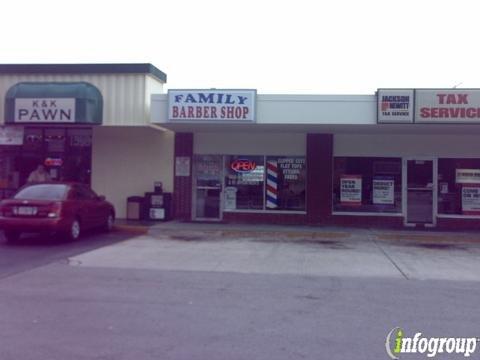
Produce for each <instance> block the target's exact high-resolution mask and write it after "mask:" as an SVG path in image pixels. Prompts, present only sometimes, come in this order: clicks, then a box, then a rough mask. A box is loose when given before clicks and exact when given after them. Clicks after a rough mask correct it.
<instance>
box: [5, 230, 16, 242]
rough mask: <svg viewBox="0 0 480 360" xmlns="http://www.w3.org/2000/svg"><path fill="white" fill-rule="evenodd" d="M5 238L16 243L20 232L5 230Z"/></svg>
mask: <svg viewBox="0 0 480 360" xmlns="http://www.w3.org/2000/svg"><path fill="white" fill-rule="evenodd" d="M5 238H6V239H7V242H9V243H14V242H17V241H18V240H19V239H20V233H19V232H18V231H5Z"/></svg>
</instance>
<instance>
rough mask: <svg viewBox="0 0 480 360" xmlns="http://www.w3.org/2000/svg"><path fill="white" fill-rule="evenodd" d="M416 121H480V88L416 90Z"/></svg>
mask: <svg viewBox="0 0 480 360" xmlns="http://www.w3.org/2000/svg"><path fill="white" fill-rule="evenodd" d="M415 122H416V123H463V124H465V123H466V124H468V123H480V90H479V89H418V90H415Z"/></svg>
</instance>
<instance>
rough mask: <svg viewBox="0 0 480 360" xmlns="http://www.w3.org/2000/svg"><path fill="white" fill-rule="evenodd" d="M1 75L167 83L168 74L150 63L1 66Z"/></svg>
mask: <svg viewBox="0 0 480 360" xmlns="http://www.w3.org/2000/svg"><path fill="white" fill-rule="evenodd" d="M1 74H150V75H152V76H153V77H154V78H156V79H158V80H160V81H161V82H164V83H166V82H167V74H165V73H164V72H163V71H161V70H160V69H158V68H157V67H155V66H154V65H152V64H150V63H105V64H100V63H98V64H92V63H89V64H0V75H1Z"/></svg>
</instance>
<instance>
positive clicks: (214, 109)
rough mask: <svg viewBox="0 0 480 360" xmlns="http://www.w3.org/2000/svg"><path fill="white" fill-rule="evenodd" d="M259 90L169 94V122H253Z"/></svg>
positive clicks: (170, 91)
mask: <svg viewBox="0 0 480 360" xmlns="http://www.w3.org/2000/svg"><path fill="white" fill-rule="evenodd" d="M255 97H256V90H217V89H211V90H169V91H168V119H169V121H195V122H196V121H211V122H232V121H234V122H235V121H241V122H253V121H255Z"/></svg>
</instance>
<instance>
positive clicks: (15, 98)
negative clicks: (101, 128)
mask: <svg viewBox="0 0 480 360" xmlns="http://www.w3.org/2000/svg"><path fill="white" fill-rule="evenodd" d="M102 117H103V98H102V94H101V92H100V91H99V90H98V89H97V88H96V87H95V86H93V85H92V84H89V83H87V82H21V83H18V84H16V85H14V86H12V87H11V88H10V89H9V90H8V91H7V94H6V96H5V123H10V124H24V123H27V124H54V123H59V124H63V123H74V124H89V125H100V124H102Z"/></svg>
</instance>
